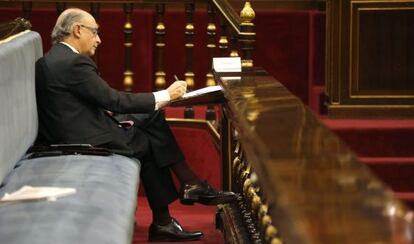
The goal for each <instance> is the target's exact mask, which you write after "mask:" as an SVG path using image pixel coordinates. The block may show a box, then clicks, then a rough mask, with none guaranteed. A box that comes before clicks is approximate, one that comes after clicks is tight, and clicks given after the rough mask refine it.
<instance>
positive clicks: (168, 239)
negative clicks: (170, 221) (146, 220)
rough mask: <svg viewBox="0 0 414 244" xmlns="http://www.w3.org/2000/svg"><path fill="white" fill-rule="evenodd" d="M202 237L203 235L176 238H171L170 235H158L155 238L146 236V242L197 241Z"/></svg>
mask: <svg viewBox="0 0 414 244" xmlns="http://www.w3.org/2000/svg"><path fill="white" fill-rule="evenodd" d="M201 238H203V235H201V236H199V237H194V238H187V239H177V238H171V237H170V236H159V237H157V238H148V242H187V241H198V240H201Z"/></svg>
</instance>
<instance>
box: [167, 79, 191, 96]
mask: <svg viewBox="0 0 414 244" xmlns="http://www.w3.org/2000/svg"><path fill="white" fill-rule="evenodd" d="M167 91H168V93H169V94H170V98H171V100H175V99H177V98H180V97H182V96H183V95H184V94H185V92H186V91H187V83H186V82H185V81H182V80H177V81H175V82H174V83H172V84H171V85H170V86H169V87H168V88H167Z"/></svg>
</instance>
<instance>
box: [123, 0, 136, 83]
mask: <svg viewBox="0 0 414 244" xmlns="http://www.w3.org/2000/svg"><path fill="white" fill-rule="evenodd" d="M133 10H134V4H132V3H125V4H124V14H125V24H124V37H125V42H124V46H125V71H124V89H125V91H131V90H132V86H133V85H134V79H133V75H134V73H133V72H132V68H131V67H132V60H131V54H132V53H131V51H132V50H131V49H132V23H131V15H132V11H133Z"/></svg>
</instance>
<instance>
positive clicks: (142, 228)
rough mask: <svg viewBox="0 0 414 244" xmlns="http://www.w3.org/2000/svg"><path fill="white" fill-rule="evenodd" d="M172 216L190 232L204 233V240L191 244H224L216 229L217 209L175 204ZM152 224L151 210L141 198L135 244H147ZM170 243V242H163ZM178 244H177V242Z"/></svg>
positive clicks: (145, 200) (143, 198) (177, 202)
mask: <svg viewBox="0 0 414 244" xmlns="http://www.w3.org/2000/svg"><path fill="white" fill-rule="evenodd" d="M170 211H171V214H172V216H173V217H174V218H176V219H177V220H178V222H179V223H180V224H181V225H182V226H183V227H184V229H186V230H188V231H196V230H199V231H202V232H203V233H204V237H203V239H201V240H200V241H193V242H190V243H211V244H213V243H214V244H221V243H224V241H223V236H222V234H221V232H220V231H218V230H216V228H215V212H216V207H215V206H213V207H210V206H203V205H198V204H196V205H194V206H185V205H182V204H180V203H179V201H176V202H174V203H173V204H171V206H170ZM150 224H151V210H150V208H149V206H148V202H147V199H146V198H145V197H141V196H140V197H139V199H138V209H137V212H136V226H135V232H134V238H133V243H134V244H138V243H147V240H148V228H149V225H150ZM163 243H168V242H163ZM175 243H176V242H175Z"/></svg>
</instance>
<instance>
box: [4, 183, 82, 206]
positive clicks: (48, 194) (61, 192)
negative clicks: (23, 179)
mask: <svg viewBox="0 0 414 244" xmlns="http://www.w3.org/2000/svg"><path fill="white" fill-rule="evenodd" d="M74 193H76V189H75V188H65V187H33V186H23V187H22V188H20V189H19V190H17V191H15V192H12V193H6V194H5V195H4V196H3V197H2V198H1V199H0V203H1V202H14V201H28V200H39V199H47V200H49V201H55V200H56V198H58V197H62V196H67V195H71V194H74Z"/></svg>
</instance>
